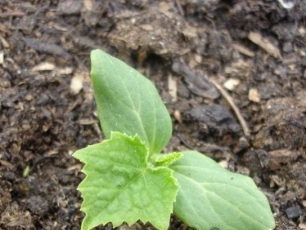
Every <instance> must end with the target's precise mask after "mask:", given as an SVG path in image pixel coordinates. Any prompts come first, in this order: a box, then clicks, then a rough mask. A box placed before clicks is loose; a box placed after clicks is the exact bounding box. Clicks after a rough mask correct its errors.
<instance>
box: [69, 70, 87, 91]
mask: <svg viewBox="0 0 306 230" xmlns="http://www.w3.org/2000/svg"><path fill="white" fill-rule="evenodd" d="M83 81H84V78H83V74H82V71H81V70H77V71H76V72H75V74H74V76H73V78H72V79H71V82H70V90H71V93H72V94H78V93H79V92H80V91H81V90H82V88H83Z"/></svg>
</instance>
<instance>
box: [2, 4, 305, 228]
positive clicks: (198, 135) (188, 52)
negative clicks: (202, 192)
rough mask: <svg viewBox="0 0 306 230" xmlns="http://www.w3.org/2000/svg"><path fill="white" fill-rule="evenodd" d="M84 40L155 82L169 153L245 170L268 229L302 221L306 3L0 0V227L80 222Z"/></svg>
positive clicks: (91, 133)
mask: <svg viewBox="0 0 306 230" xmlns="http://www.w3.org/2000/svg"><path fill="white" fill-rule="evenodd" d="M291 6H293V7H292V8H290V7H291ZM94 48H101V49H103V50H105V51H107V52H109V53H111V54H113V55H115V56H117V57H119V58H120V59H123V60H124V61H126V62H127V63H129V64H130V65H132V66H134V67H135V68H136V69H138V70H139V71H140V72H142V73H143V74H145V75H146V76H147V77H149V78H150V79H151V80H152V81H154V83H155V84H156V86H157V88H158V90H159V91H160V93H161V95H162V97H163V100H164V101H165V103H166V106H167V108H168V110H169V111H170V113H171V116H172V118H173V124H174V131H173V133H174V136H173V138H172V139H171V142H170V144H169V145H168V147H167V151H172V150H183V149H196V150H198V151H200V152H203V153H205V154H207V155H208V156H210V157H212V158H213V159H215V160H216V161H218V162H220V163H221V164H222V165H224V166H225V167H227V168H228V169H229V170H232V171H235V172H239V173H243V174H246V175H249V176H251V177H252V178H253V179H254V180H255V182H256V184H257V185H258V186H259V187H260V188H261V189H262V191H264V193H265V194H266V195H267V197H268V199H269V201H270V204H271V208H272V210H273V213H275V219H276V222H277V228H276V229H278V230H283V229H286V230H288V229H292V230H293V229H294V230H296V229H306V211H305V209H306V135H305V134H306V91H305V87H306V2H305V1H303V0H290V1H289V0H288V1H281V0H279V1H278V0H256V1H254V0H230V1H225V0H223V1H222V0H204V1H203V0H168V1H154V0H131V1H128V0H116V1H111V0H105V1H98V0H84V1H82V0H45V1H40V0H32V1H21V0H0V229H8V230H13V229H14V230H15V229H16V230H17V229H79V228H80V223H81V220H82V218H83V214H82V213H81V212H80V211H79V208H80V204H81V197H80V194H79V192H78V191H77V190H76V188H77V186H78V184H79V183H80V181H81V180H82V178H83V177H84V175H83V174H82V173H80V169H81V168H82V165H81V163H80V162H78V161H77V160H75V159H74V158H73V157H72V156H71V154H72V153H73V152H74V151H75V150H77V149H79V148H82V147H85V146H87V145H88V144H92V143H97V142H99V141H100V140H101V139H102V138H103V134H102V132H101V130H100V128H99V124H98V120H97V116H96V112H95V105H94V101H93V96H92V89H91V85H90V78H89V72H90V63H89V53H90V51H91V50H92V49H94ZM132 228H133V229H151V228H152V227H150V226H149V225H143V224H141V223H137V224H136V225H134V226H133V227H132ZM186 228H187V227H186V226H185V225H184V224H182V223H181V221H179V220H178V219H176V218H175V217H173V220H172V222H171V226H170V229H186ZM99 229H112V227H111V225H110V224H108V225H106V226H104V227H103V226H102V227H100V228H99ZM119 229H127V226H125V225H123V226H121V227H119Z"/></svg>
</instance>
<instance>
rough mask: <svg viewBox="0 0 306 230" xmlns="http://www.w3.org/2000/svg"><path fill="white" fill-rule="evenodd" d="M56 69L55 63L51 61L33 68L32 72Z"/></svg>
mask: <svg viewBox="0 0 306 230" xmlns="http://www.w3.org/2000/svg"><path fill="white" fill-rule="evenodd" d="M54 69H55V65H54V64H53V63H51V62H42V63H40V64H38V65H36V66H34V67H33V68H32V69H31V72H40V71H52V70H54Z"/></svg>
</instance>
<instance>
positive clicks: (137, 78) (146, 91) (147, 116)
mask: <svg viewBox="0 0 306 230" xmlns="http://www.w3.org/2000/svg"><path fill="white" fill-rule="evenodd" d="M91 65H92V66H91V77H92V82H93V88H94V95H95V99H96V103H97V107H98V115H99V119H100V122H101V126H102V129H103V132H104V134H105V136H106V137H107V138H109V137H110V133H111V132H112V131H119V132H122V133H126V134H128V135H129V136H134V135H136V134H138V135H139V136H140V138H141V139H142V140H143V141H144V142H145V143H146V145H147V146H149V149H150V153H156V152H160V151H161V150H162V149H163V148H164V147H165V145H166V144H167V143H168V141H169V139H170V137H171V133H172V123H171V119H170V116H169V114H168V112H167V109H166V107H165V105H164V104H163V102H162V100H161V98H160V96H159V94H158V92H157V90H156V88H155V86H154V85H153V84H152V82H151V81H150V80H148V79H147V78H145V77H144V76H143V75H141V74H140V73H139V72H137V71H136V70H135V69H133V68H132V67H130V66H128V65H127V64H125V63H124V62H122V61H120V60H119V59H117V58H115V57H112V56H110V55H109V54H107V53H105V52H103V51H101V50H94V51H92V52H91Z"/></svg>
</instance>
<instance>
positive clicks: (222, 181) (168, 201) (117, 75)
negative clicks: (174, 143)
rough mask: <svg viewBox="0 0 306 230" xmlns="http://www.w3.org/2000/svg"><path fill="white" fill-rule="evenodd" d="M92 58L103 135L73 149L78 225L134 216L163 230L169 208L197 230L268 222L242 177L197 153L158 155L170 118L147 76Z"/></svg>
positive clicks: (99, 55)
mask: <svg viewBox="0 0 306 230" xmlns="http://www.w3.org/2000/svg"><path fill="white" fill-rule="evenodd" d="M91 60H92V71H91V75H92V82H93V88H94V94H95V99H96V103H97V107H98V113H99V119H100V122H101V126H102V129H103V132H104V134H105V136H106V139H105V140H104V141H102V142H101V143H100V144H95V145H90V146H88V147H87V148H84V149H81V150H78V151H77V152H75V153H74V157H76V158H77V159H79V160H80V161H82V162H83V163H84V164H85V166H84V168H83V170H82V171H83V172H84V173H85V174H86V177H85V179H84V180H83V181H82V182H81V184H80V185H79V188H78V189H79V190H80V191H81V193H82V197H83V203H82V207H81V210H82V211H83V212H84V213H85V218H84V220H83V223H82V230H88V229H92V228H93V227H95V226H98V225H101V224H106V223H108V222H112V224H113V225H114V226H118V225H120V224H122V223H123V222H126V223H128V224H133V223H135V222H136V221H137V220H141V221H143V222H150V223H151V224H153V225H154V226H155V227H156V228H158V229H159V230H165V229H167V226H168V224H169V220H170V214H171V212H174V213H175V214H176V215H177V216H178V217H180V218H181V219H182V220H183V221H184V222H185V223H187V224H188V225H190V226H192V227H195V228H197V229H199V230H210V229H212V228H213V227H216V228H218V229H220V230H246V229H249V230H270V229H273V228H274V226H275V223H274V219H273V215H272V213H271V210H270V207H269V203H268V201H267V198H266V197H265V196H264V194H263V193H262V192H261V191H260V190H259V189H258V188H257V187H256V186H255V184H254V182H253V181H252V180H251V179H250V178H249V177H246V176H242V175H239V174H236V173H231V172H229V171H227V170H225V169H223V168H222V167H220V166H219V165H218V164H217V163H216V162H214V161H213V160H211V159H209V158H207V157H205V156H204V155H203V154H201V153H198V152H193V151H188V152H183V153H178V152H174V153H169V154H161V153H160V151H161V150H162V149H163V148H164V147H165V145H166V144H167V143H168V141H169V139H170V137H171V132H172V126H171V119H170V116H169V114H168V112H167V110H166V108H165V106H164V104H163V103H162V100H161V99H160V97H159V95H158V92H157V90H156V88H155V87H154V85H153V84H152V83H151V82H150V81H149V80H148V79H146V78H145V77H144V76H142V75H141V74H140V73H138V72H137V71H136V70H134V69H133V68H131V67H129V66H127V65H126V64H125V63H123V62H122V61H120V60H118V59H116V58H114V57H112V56H110V55H108V54H107V53H104V52H103V51H100V50H94V51H93V52H92V54H91Z"/></svg>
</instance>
